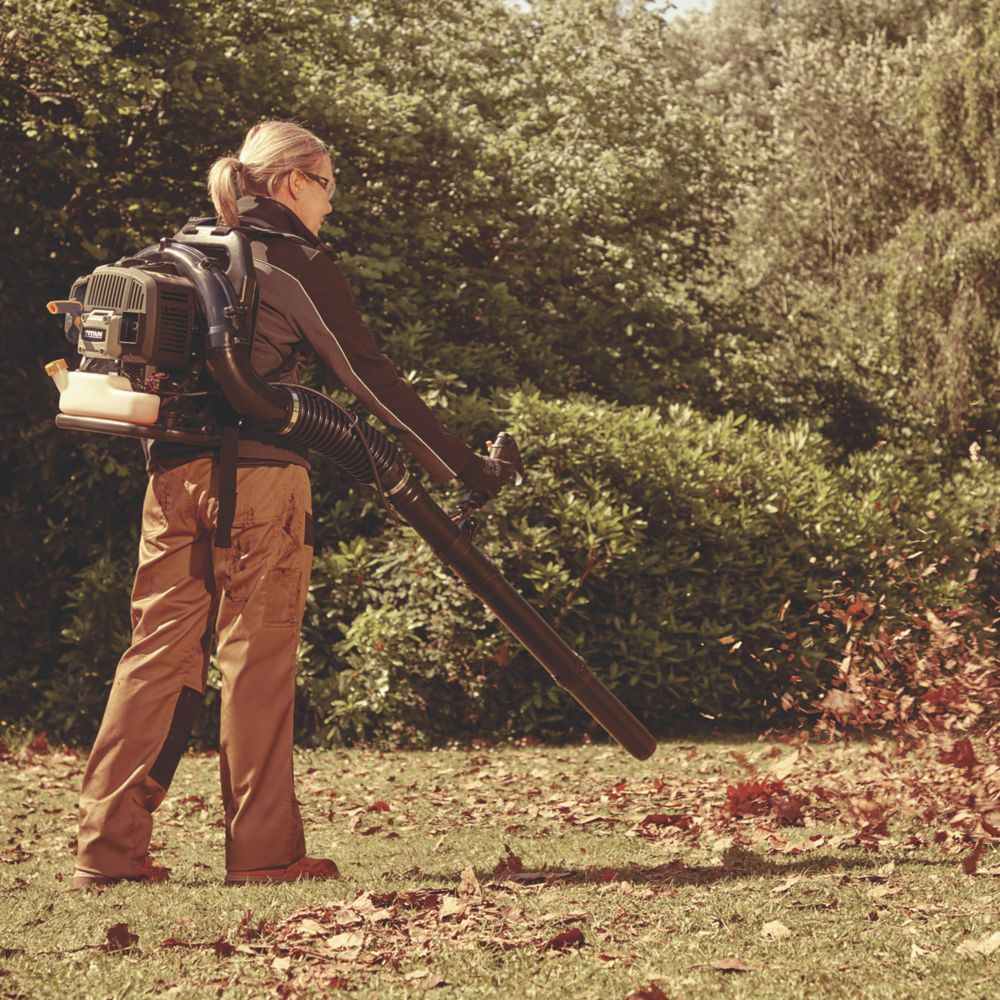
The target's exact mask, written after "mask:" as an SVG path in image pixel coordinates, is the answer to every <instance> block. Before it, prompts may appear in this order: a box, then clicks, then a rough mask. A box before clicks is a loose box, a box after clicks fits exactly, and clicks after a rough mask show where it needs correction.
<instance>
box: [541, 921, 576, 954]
mask: <svg viewBox="0 0 1000 1000" xmlns="http://www.w3.org/2000/svg"><path fill="white" fill-rule="evenodd" d="M583 943H584V941H583V931H581V930H580V929H579V928H578V927H574V928H572V929H571V930H568V931H563V932H562V933H560V934H557V935H556V936H555V937H553V938H549V940H548V941H546V942H545V944H543V945H542V951H565V950H566V949H567V948H579V947H580V946H581V945H582V944H583Z"/></svg>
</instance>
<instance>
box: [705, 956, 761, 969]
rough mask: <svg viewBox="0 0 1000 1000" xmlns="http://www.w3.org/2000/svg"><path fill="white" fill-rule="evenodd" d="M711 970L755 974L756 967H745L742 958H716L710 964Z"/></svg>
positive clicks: (745, 964)
mask: <svg viewBox="0 0 1000 1000" xmlns="http://www.w3.org/2000/svg"><path fill="white" fill-rule="evenodd" d="M710 964H711V966H712V968H713V969H716V970H717V971H719V972H756V971H757V966H756V965H747V963H746V962H744V961H743V959H742V958H736V957H735V956H733V957H732V958H717V959H716V960H715V961H714V962H711V963H710Z"/></svg>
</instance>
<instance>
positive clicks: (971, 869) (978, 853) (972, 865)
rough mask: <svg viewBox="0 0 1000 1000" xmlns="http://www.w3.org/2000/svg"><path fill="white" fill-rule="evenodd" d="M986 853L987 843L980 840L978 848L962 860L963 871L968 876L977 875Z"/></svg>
mask: <svg viewBox="0 0 1000 1000" xmlns="http://www.w3.org/2000/svg"><path fill="white" fill-rule="evenodd" d="M985 851H986V841H985V840H980V841H979V842H978V843H977V844H976V846H975V847H974V848H973V849H972V853H971V854H967V855H966V856H965V857H964V858H962V871H964V872H965V874H966V875H975V874H976V869H977V868H978V867H979V859H980V858H981V857H982V856H983V854H984V853H985Z"/></svg>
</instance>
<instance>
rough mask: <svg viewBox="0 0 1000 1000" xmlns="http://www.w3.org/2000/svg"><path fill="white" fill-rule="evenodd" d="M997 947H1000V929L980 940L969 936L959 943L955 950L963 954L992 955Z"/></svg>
mask: <svg viewBox="0 0 1000 1000" xmlns="http://www.w3.org/2000/svg"><path fill="white" fill-rule="evenodd" d="M997 948H1000V931H994V932H993V933H992V934H988V935H987V936H986V937H982V938H979V940H973V939H972V938H969V940H967V941H963V942H962V943H961V944H959V945H958V947H957V948H956V949H955V951H957V952H959V953H960V954H963V955H992V954H993V952H995V951H996V950H997Z"/></svg>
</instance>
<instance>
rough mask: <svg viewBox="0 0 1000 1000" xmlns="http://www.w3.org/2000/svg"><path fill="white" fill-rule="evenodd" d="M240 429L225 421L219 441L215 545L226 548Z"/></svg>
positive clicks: (230, 524) (234, 498) (231, 511)
mask: <svg viewBox="0 0 1000 1000" xmlns="http://www.w3.org/2000/svg"><path fill="white" fill-rule="evenodd" d="M239 441H240V429H239V427H238V426H237V425H236V424H230V423H227V424H226V425H225V426H224V427H223V428H222V440H221V441H220V443H219V518H218V521H217V523H216V526H215V547H216V548H217V549H228V548H229V547H230V545H231V544H232V539H231V534H232V528H233V517H234V516H235V514H236V457H237V452H238V451H239Z"/></svg>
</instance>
